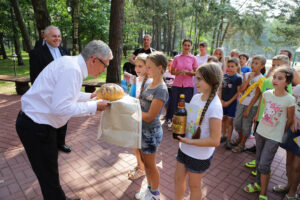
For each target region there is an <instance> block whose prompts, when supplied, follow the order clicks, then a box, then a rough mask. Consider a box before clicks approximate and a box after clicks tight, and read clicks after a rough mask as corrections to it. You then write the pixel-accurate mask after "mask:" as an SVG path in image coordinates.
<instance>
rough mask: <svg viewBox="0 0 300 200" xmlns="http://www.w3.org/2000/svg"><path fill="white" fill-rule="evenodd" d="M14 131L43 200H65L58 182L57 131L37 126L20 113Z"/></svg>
mask: <svg viewBox="0 0 300 200" xmlns="http://www.w3.org/2000/svg"><path fill="white" fill-rule="evenodd" d="M16 130H17V133H18V135H19V137H20V139H21V142H22V144H23V146H24V148H25V151H26V153H27V156H28V159H29V161H30V164H31V167H32V169H33V171H34V173H35V175H36V176H37V178H38V181H39V183H40V186H41V190H42V194H43V197H44V200H66V196H65V193H64V191H63V190H62V188H61V185H60V182H59V173H58V162H57V159H58V151H57V137H56V134H57V129H56V128H53V127H52V126H50V125H44V124H37V123H35V122H34V121H32V120H31V119H30V118H29V117H28V116H26V114H25V113H23V112H22V111H20V113H19V115H18V118H17V121H16Z"/></svg>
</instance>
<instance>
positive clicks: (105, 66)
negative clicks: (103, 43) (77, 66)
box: [96, 57, 108, 69]
mask: <svg viewBox="0 0 300 200" xmlns="http://www.w3.org/2000/svg"><path fill="white" fill-rule="evenodd" d="M96 58H97V59H98V60H99V61H100V62H101V63H102V64H103V65H104V68H105V69H107V67H108V65H107V64H105V63H104V62H103V61H102V60H101V59H100V58H98V57H96Z"/></svg>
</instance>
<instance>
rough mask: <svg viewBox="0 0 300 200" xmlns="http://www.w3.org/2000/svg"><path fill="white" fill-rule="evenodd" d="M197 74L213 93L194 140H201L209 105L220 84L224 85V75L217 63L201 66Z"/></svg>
mask: <svg viewBox="0 0 300 200" xmlns="http://www.w3.org/2000/svg"><path fill="white" fill-rule="evenodd" d="M196 73H199V74H200V76H201V77H202V78H203V79H204V81H205V82H206V83H207V84H209V85H210V86H211V92H210V95H209V97H208V99H207V101H206V103H205V106H204V108H203V110H202V113H201V117H200V120H199V126H198V128H197V130H196V132H195V133H194V135H193V137H192V138H193V139H199V138H200V135H201V129H200V126H201V123H202V121H203V119H204V116H205V113H206V111H207V109H208V106H209V104H210V103H211V101H212V100H213V99H214V97H215V96H216V93H217V91H218V88H219V86H220V84H221V83H222V79H223V73H222V71H221V69H220V66H219V65H218V64H216V63H206V64H204V65H201V66H200V67H198V68H197V71H196Z"/></svg>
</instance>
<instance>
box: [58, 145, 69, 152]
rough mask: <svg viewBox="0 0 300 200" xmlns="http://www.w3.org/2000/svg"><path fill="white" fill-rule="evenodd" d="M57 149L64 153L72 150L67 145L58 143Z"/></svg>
mask: <svg viewBox="0 0 300 200" xmlns="http://www.w3.org/2000/svg"><path fill="white" fill-rule="evenodd" d="M58 150H61V151H62V152H65V153H70V152H71V151H72V148H71V147H69V146H67V145H60V146H58Z"/></svg>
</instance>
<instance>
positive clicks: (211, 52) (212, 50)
mask: <svg viewBox="0 0 300 200" xmlns="http://www.w3.org/2000/svg"><path fill="white" fill-rule="evenodd" d="M217 29H218V28H217V26H216V27H215V29H214V32H213V36H212V41H211V48H210V55H213V52H214V45H215V40H216V38H215V37H216V32H217Z"/></svg>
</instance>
